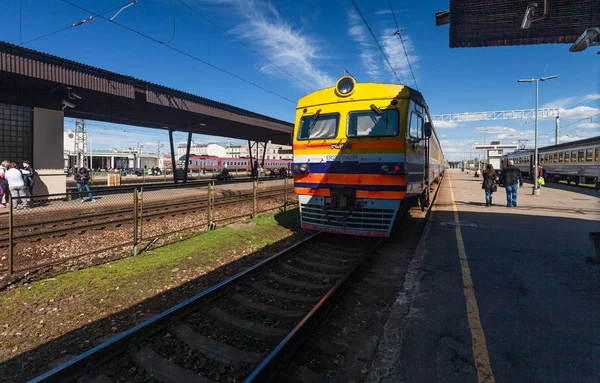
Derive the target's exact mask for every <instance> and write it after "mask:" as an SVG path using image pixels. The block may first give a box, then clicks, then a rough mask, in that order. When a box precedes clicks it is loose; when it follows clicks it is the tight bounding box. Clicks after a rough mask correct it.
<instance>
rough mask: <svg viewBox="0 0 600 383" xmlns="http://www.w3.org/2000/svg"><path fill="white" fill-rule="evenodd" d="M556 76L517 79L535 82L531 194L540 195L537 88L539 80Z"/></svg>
mask: <svg viewBox="0 0 600 383" xmlns="http://www.w3.org/2000/svg"><path fill="white" fill-rule="evenodd" d="M557 77H558V76H556V75H554V76H548V77H540V78H532V79H527V80H518V81H517V82H535V150H534V158H535V164H534V169H533V174H534V180H533V185H534V186H533V193H532V194H533V195H540V186H539V184H538V109H539V108H538V94H539V93H538V88H539V82H540V81H546V80H551V79H553V78H557Z"/></svg>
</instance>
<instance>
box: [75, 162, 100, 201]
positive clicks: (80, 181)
mask: <svg viewBox="0 0 600 383" xmlns="http://www.w3.org/2000/svg"><path fill="white" fill-rule="evenodd" d="M89 181H90V173H89V172H88V171H87V169H86V168H84V167H81V168H79V171H78V172H77V173H75V182H77V190H79V200H80V201H81V202H83V193H82V192H83V191H87V192H88V197H89V198H90V201H92V202H96V200H95V199H94V196H93V195H92V193H91V192H90V186H89V185H88V182H89Z"/></svg>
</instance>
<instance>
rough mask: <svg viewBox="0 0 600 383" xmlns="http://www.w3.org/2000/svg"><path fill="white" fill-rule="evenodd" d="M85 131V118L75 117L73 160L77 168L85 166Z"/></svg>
mask: <svg viewBox="0 0 600 383" xmlns="http://www.w3.org/2000/svg"><path fill="white" fill-rule="evenodd" d="M86 138H87V137H86V132H85V120H83V119H80V118H78V119H76V120H75V148H74V149H75V153H76V155H77V158H76V160H75V164H76V166H77V168H81V167H84V166H85V167H87V166H86V165H87V158H86V155H85V154H86Z"/></svg>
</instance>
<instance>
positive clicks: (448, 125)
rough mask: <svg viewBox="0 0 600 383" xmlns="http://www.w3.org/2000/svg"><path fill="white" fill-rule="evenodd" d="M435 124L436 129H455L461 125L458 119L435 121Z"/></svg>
mask: <svg viewBox="0 0 600 383" xmlns="http://www.w3.org/2000/svg"><path fill="white" fill-rule="evenodd" d="M433 126H434V127H435V128H436V129H454V128H458V127H459V126H461V124H460V123H459V122H458V121H434V122H433Z"/></svg>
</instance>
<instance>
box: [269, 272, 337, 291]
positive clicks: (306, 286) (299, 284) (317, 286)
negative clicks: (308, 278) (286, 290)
mask: <svg viewBox="0 0 600 383" xmlns="http://www.w3.org/2000/svg"><path fill="white" fill-rule="evenodd" d="M267 275H268V276H269V278H271V279H273V280H274V281H275V282H278V283H281V284H283V285H287V286H290V287H295V288H299V289H303V290H314V291H325V290H329V289H330V288H331V284H328V283H325V284H323V283H311V282H304V281H299V280H297V279H293V278H289V277H285V276H283V275H280V274H277V273H274V272H270V273H268V274H267Z"/></svg>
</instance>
